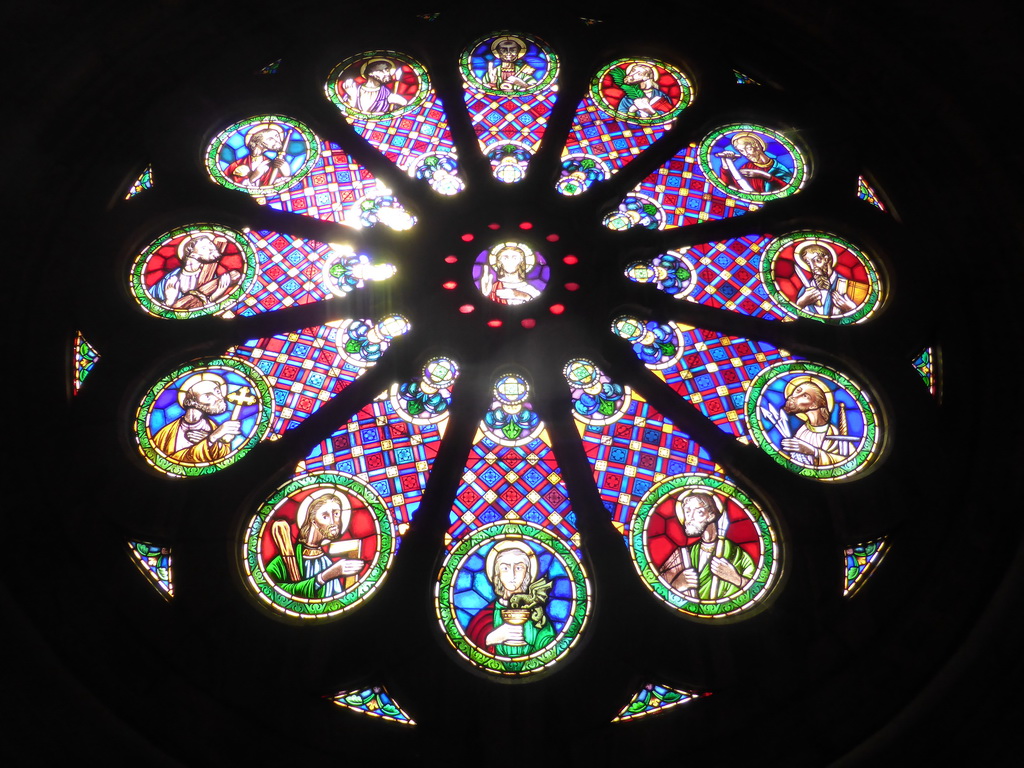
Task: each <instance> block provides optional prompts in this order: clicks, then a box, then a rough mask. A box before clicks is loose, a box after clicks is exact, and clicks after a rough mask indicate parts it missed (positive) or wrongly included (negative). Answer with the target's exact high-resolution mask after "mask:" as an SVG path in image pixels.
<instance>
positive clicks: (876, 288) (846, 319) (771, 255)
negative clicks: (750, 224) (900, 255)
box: [758, 229, 883, 325]
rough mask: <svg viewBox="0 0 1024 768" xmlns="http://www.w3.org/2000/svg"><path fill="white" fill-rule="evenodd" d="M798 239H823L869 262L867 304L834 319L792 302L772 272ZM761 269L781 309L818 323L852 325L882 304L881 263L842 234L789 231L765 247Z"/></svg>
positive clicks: (867, 316) (865, 317)
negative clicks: (781, 254)
mask: <svg viewBox="0 0 1024 768" xmlns="http://www.w3.org/2000/svg"><path fill="white" fill-rule="evenodd" d="M796 240H821V241H824V242H826V243H833V244H835V245H838V246H840V247H842V248H845V249H847V250H850V251H853V252H854V253H855V254H857V257H858V258H859V259H861V260H862V261H863V262H864V264H866V265H867V267H868V276H869V278H870V289H869V291H868V296H867V298H866V299H865V300H864V303H863V304H862V305H861V306H860V307H859V308H857V309H856V310H855V311H854V312H852V313H850V314H849V315H844V316H843V317H839V318H834V319H833V318H829V317H822V316H821V315H816V314H814V313H813V312H807V311H806V310H803V309H801V308H800V307H798V306H796V304H794V303H793V302H791V301H790V300H789V299H788V298H787V297H786V295H785V294H784V293H783V292H782V291H780V290H779V289H778V287H777V286H776V285H775V278H774V277H773V275H772V270H773V269H774V268H775V262H776V260H777V259H778V256H779V253H780V252H781V251H782V249H783V248H785V247H786V246H788V245H789V244H790V243H792V242H794V241H796ZM758 271H759V277H760V278H761V282H762V283H763V284H764V287H765V290H767V291H768V295H769V296H771V297H772V299H774V300H775V302H776V303H777V304H778V305H779V306H780V307H781V308H782V310H783V311H784V312H786V313H787V314H788V315H789V316H790V317H805V318H807V319H809V320H817V321H818V322H819V323H826V324H827V325H853V324H855V323H861V322H863V321H865V320H867V319H868V318H870V316H871V315H873V314H874V313H875V311H876V310H877V309H878V307H879V305H880V304H881V303H882V296H883V293H882V278H881V271H880V270H879V269H878V266H877V265H876V264H875V263H874V261H872V260H871V259H870V258H869V257H868V255H867V254H866V253H864V251H863V250H861V249H860V248H858V247H857V246H855V245H854V244H853V243H851V242H850V241H848V240H845V239H843V238H842V237H839V235H833V234H832V233H830V232H816V231H814V230H810V229H807V230H800V231H799V232H790V233H789V234H786V235H781V236H780V237H777V238H775V239H774V240H772V241H771V242H770V243H769V244H768V247H767V248H766V249H765V252H764V256H763V257H762V258H761V266H760V268H759V270H758Z"/></svg>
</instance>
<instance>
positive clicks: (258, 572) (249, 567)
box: [242, 472, 398, 621]
mask: <svg viewBox="0 0 1024 768" xmlns="http://www.w3.org/2000/svg"><path fill="white" fill-rule="evenodd" d="M311 486H322V487H334V488H337V487H340V488H345V489H346V490H349V491H351V492H352V493H353V494H355V495H356V496H358V497H359V498H360V499H362V500H363V502H364V503H365V504H366V507H367V509H369V510H370V512H371V513H372V514H373V516H374V519H375V520H376V521H377V530H378V533H379V535H380V546H378V547H377V558H376V560H375V561H374V562H373V563H372V564H371V565H370V569H369V570H368V571H367V572H366V576H364V577H363V579H362V581H360V582H359V583H358V584H356V585H355V586H354V587H353V588H352V589H350V590H349V591H348V592H346V593H345V594H343V595H341V596H337V597H331V598H323V599H319V598H317V599H314V600H305V599H302V598H297V597H295V596H294V595H289V594H287V593H285V592H280V591H278V590H277V589H275V587H274V585H273V583H272V582H271V580H270V579H269V578H268V577H267V574H266V571H265V570H264V568H263V567H262V565H261V563H260V541H261V540H262V538H263V531H264V529H265V528H266V525H267V520H268V518H269V517H270V516H271V515H272V514H273V513H274V510H275V509H277V505H278V504H280V503H281V502H282V501H284V499H286V498H287V497H288V496H291V495H292V494H293V493H295V492H297V491H300V490H302V489H304V488H309V487H311ZM244 531H245V542H244V544H243V545H242V562H243V563H244V565H245V576H246V580H245V583H246V586H247V587H248V588H249V590H250V591H251V592H252V593H253V594H255V595H256V596H257V597H259V598H260V605H262V606H264V607H265V608H269V609H271V610H273V611H274V614H275V615H284V616H287V617H289V618H292V619H300V620H302V621H309V620H310V619H326V618H331V617H334V616H337V615H338V614H340V613H342V612H343V611H347V610H349V609H350V608H354V607H355V606H357V605H359V604H360V603H362V602H363V601H364V600H366V599H368V598H369V597H370V596H371V595H372V594H373V592H374V591H375V590H376V589H377V587H379V586H380V585H381V584H383V583H384V580H385V578H387V575H388V571H389V569H390V567H391V563H392V561H393V560H394V557H395V549H396V547H397V546H398V541H397V538H396V536H395V524H394V521H393V520H392V517H391V514H390V512H389V511H388V507H387V504H386V503H385V502H384V500H383V499H382V498H381V497H380V494H378V493H377V492H376V491H375V490H373V488H372V487H370V486H369V485H368V484H367V483H364V482H362V481H361V480H358V479H357V478H355V477H352V476H351V475H345V474H341V473H338V472H321V473H318V474H314V475H306V476H304V477H300V478H297V479H294V480H290V481H288V482H287V483H285V484H284V485H282V486H281V487H279V488H278V489H277V490H276V491H274V493H273V494H272V495H271V496H270V498H269V499H267V500H266V501H265V502H263V504H261V505H260V508H259V511H258V512H257V513H256V514H255V515H254V516H253V517H252V518H250V519H249V522H248V523H247V524H246V526H245V528H244Z"/></svg>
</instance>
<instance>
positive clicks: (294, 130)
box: [206, 115, 416, 230]
mask: <svg viewBox="0 0 1024 768" xmlns="http://www.w3.org/2000/svg"><path fill="white" fill-rule="evenodd" d="M206 168H207V171H208V172H209V174H210V178H212V179H213V180H214V181H215V182H217V183H218V184H220V185H221V186H222V187H227V188H228V189H234V190H238V191H241V192H245V193H247V194H249V195H251V196H252V198H253V199H254V200H256V202H257V203H259V204H260V205H266V206H269V207H271V208H274V209H276V210H279V211H287V212H289V213H297V214H300V215H302V216H310V217H312V218H314V219H320V220H321V221H330V222H333V223H335V224H345V225H346V226H350V227H356V228H361V227H372V226H374V225H375V224H378V223H380V224H384V225H385V226H387V227H390V228H391V229H396V230H404V229H409V228H410V227H411V226H413V224H415V223H416V219H415V217H413V216H412V215H411V214H409V213H408V212H407V211H406V210H405V209H404V208H402V206H401V204H400V203H399V202H398V201H397V200H396V199H395V197H394V195H392V194H391V191H390V190H389V189H388V188H387V187H385V186H384V185H383V184H381V183H380V182H379V181H377V179H376V178H374V176H373V174H371V173H370V172H369V171H368V170H366V169H365V168H363V167H362V166H361V165H359V163H357V162H355V161H354V160H352V158H350V157H349V156H348V154H347V153H346V152H345V150H343V149H342V148H341V147H340V146H338V145H337V144H335V143H333V142H330V141H323V140H322V139H320V138H318V137H317V136H316V134H314V133H313V131H311V130H310V129H309V128H308V127H306V126H305V125H303V124H302V123H300V122H299V121H298V120H293V119H292V118H290V117H284V116H282V115H256V116H255V117H250V118H248V119H246V120H242V121H241V122H238V123H235V124H234V125H230V126H228V127H227V128H225V129H224V130H223V131H221V132H220V133H219V134H217V136H216V138H214V140H213V142H212V143H211V144H210V147H209V149H208V150H207V152H206Z"/></svg>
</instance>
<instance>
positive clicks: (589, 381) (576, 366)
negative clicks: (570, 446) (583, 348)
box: [562, 357, 633, 426]
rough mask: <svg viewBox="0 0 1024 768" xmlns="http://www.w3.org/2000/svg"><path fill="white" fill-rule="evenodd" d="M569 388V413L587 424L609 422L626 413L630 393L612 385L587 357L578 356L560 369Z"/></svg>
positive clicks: (614, 384) (628, 407) (621, 387)
mask: <svg viewBox="0 0 1024 768" xmlns="http://www.w3.org/2000/svg"><path fill="white" fill-rule="evenodd" d="M562 374H563V375H564V376H565V380H566V381H568V382H569V386H570V387H571V389H572V415H573V418H575V419H576V420H577V421H580V422H583V423H584V424H587V425H591V426H603V425H605V424H613V423H615V422H616V421H618V420H619V419H620V418H622V416H623V415H624V414H626V413H628V412H629V410H630V404H631V403H632V402H633V395H632V392H631V390H630V389H629V387H624V386H622V385H621V384H616V383H615V382H613V381H612V380H611V379H610V378H608V376H606V375H605V374H604V373H603V372H602V371H601V370H600V369H599V368H598V367H597V366H596V365H594V364H593V363H592V362H590V361H589V360H587V359H585V358H582V357H578V358H574V359H572V360H570V361H569V362H568V363H566V364H565V368H563V369H562Z"/></svg>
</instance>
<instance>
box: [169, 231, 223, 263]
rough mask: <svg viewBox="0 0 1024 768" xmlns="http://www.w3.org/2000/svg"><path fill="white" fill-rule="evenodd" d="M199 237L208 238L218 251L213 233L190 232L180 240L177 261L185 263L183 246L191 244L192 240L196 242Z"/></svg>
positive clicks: (215, 236)
mask: <svg viewBox="0 0 1024 768" xmlns="http://www.w3.org/2000/svg"><path fill="white" fill-rule="evenodd" d="M200 237H208V238H210V240H212V241H213V246H214V248H217V250H218V251H219V250H220V248H219V247H218V246H217V235H215V234H214V233H213V232H206V231H203V232H192V233H191V234H189V235H186V236H185V237H183V238H182V239H181V242H180V243H178V261H180V262H181V263H182V264H184V263H185V246H186V245H188V244H189V243H191V242H192V241H193V240H198V239H199V238H200ZM221 237H223V235H221ZM222 255H223V254H222Z"/></svg>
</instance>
